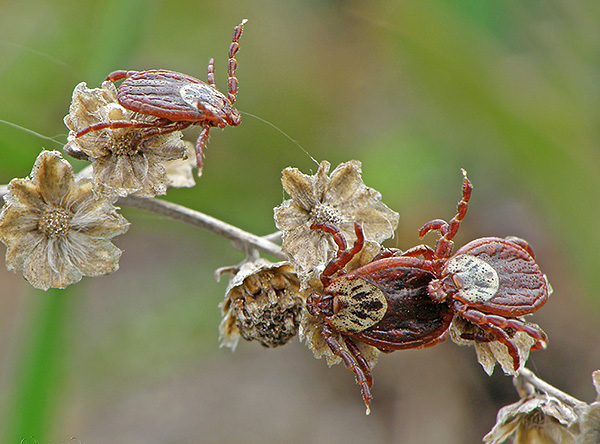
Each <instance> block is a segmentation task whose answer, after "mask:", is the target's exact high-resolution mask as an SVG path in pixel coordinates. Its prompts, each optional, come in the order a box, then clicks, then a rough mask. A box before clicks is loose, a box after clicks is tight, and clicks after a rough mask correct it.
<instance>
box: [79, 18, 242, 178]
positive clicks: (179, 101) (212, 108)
mask: <svg viewBox="0 0 600 444" xmlns="http://www.w3.org/2000/svg"><path fill="white" fill-rule="evenodd" d="M246 22H247V20H243V21H242V23H240V24H239V25H238V26H236V27H235V28H234V30H233V38H232V42H231V45H230V47H229V64H228V75H229V82H228V85H229V90H228V94H227V95H225V94H223V93H221V92H220V91H219V90H218V89H217V85H216V83H215V61H214V59H210V61H209V62H208V70H207V71H208V76H207V83H204V82H203V81H201V80H198V79H196V78H194V77H192V76H188V75H186V74H181V73H178V72H174V71H167V70H161V69H158V70H150V71H115V72H113V73H111V74H109V75H108V77H107V78H106V80H110V81H113V82H115V81H118V80H121V79H125V80H124V81H123V83H121V85H120V86H119V89H118V92H117V98H118V100H119V103H120V104H121V106H123V107H124V108H126V109H128V110H130V111H134V112H137V113H140V114H146V115H150V116H154V117H157V118H158V119H156V120H154V121H152V122H147V121H146V122H141V121H135V120H133V121H112V122H100V123H96V124H94V125H90V126H88V127H87V128H84V129H83V130H81V131H79V132H78V133H77V135H76V137H81V136H83V135H84V134H87V133H89V132H91V131H99V130H102V129H105V128H111V129H114V128H139V129H140V132H139V138H138V143H139V142H141V141H143V140H144V139H147V138H149V137H153V136H156V135H159V134H167V133H171V132H173V131H179V130H183V129H185V128H187V127H188V126H191V125H200V126H201V127H202V131H201V132H200V135H199V136H198V140H197V141H196V160H197V162H198V166H199V167H202V159H203V155H204V154H203V152H204V147H205V146H206V143H207V141H208V132H209V130H210V128H211V127H214V126H216V127H219V128H225V127H226V126H227V125H230V126H237V125H239V124H240V121H241V118H240V113H239V112H238V111H237V110H236V109H235V108H234V107H233V104H234V103H235V100H236V96H237V91H238V81H237V78H236V77H235V70H236V67H237V61H236V58H235V56H236V53H237V51H238V49H239V39H240V37H241V35H242V31H243V28H244V25H245V24H246Z"/></svg>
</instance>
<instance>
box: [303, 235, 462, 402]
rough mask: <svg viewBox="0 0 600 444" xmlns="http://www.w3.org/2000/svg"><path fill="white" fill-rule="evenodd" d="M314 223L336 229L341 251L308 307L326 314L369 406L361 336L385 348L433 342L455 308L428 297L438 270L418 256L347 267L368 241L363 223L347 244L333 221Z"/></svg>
mask: <svg viewBox="0 0 600 444" xmlns="http://www.w3.org/2000/svg"><path fill="white" fill-rule="evenodd" d="M311 228H313V229H322V230H324V231H326V232H328V233H331V234H333V235H334V239H335V240H336V243H337V245H338V247H339V254H338V257H337V258H336V259H334V260H332V261H331V262H330V263H329V264H328V266H327V268H326V269H325V271H324V272H323V274H322V276H321V282H322V283H323V288H324V289H323V293H322V294H313V295H311V296H309V297H308V298H307V301H306V304H307V310H308V311H309V312H310V313H311V314H312V315H314V316H322V317H323V318H324V323H323V325H322V334H323V336H324V338H325V340H326V342H327V345H328V346H329V347H330V349H331V350H332V352H333V353H334V354H335V355H337V356H339V357H340V358H341V359H342V360H343V361H344V363H345V365H346V366H347V367H348V368H349V369H350V370H352V371H353V372H354V374H355V376H356V381H357V383H358V384H359V385H360V387H361V391H362V396H363V399H364V401H365V405H366V406H367V411H369V404H370V401H371V398H372V396H371V391H370V388H371V386H372V384H373V377H372V374H371V369H370V366H369V364H368V363H367V362H366V360H365V359H364V358H363V357H362V355H361V353H360V350H359V348H358V346H357V342H362V343H365V344H368V345H371V346H374V347H376V348H378V349H379V350H381V351H383V352H392V351H394V350H401V349H410V348H423V347H430V346H432V345H435V344H437V343H438V342H441V341H443V340H444V339H445V338H446V335H447V332H448V327H449V326H450V323H451V322H452V317H453V311H452V310H451V307H450V305H449V304H448V303H445V302H435V301H433V300H432V299H431V298H430V297H429V294H428V285H429V284H430V283H431V281H432V280H433V279H435V275H434V274H433V273H432V272H431V271H430V270H427V269H424V268H421V267H419V266H418V262H419V261H418V260H416V259H415V258H411V257H388V258H384V259H378V260H374V261H373V262H370V263H368V264H366V265H363V266H362V267H360V268H357V269H355V270H353V271H351V272H348V273H343V271H342V270H343V268H344V266H345V265H346V264H347V263H348V262H349V261H350V260H351V259H352V257H353V256H354V255H355V254H356V253H357V252H359V251H360V250H361V249H362V247H363V244H364V236H363V232H362V229H361V227H360V226H359V225H358V224H356V225H355V231H356V235H357V240H356V242H355V244H354V246H353V247H352V248H351V249H347V248H346V241H345V239H344V238H343V236H342V234H341V233H340V232H339V230H337V228H335V227H334V226H332V225H329V224H315V225H313V226H312V227H311ZM336 275H337V276H336ZM335 333H338V334H339V335H340V336H341V338H342V340H343V341H344V344H345V345H346V348H343V347H342V345H341V344H340V343H339V342H338V340H337V339H336V335H335Z"/></svg>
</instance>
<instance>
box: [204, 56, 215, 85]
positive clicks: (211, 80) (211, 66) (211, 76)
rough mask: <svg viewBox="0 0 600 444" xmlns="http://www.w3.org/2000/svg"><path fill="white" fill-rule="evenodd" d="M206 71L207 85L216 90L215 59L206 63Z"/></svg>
mask: <svg viewBox="0 0 600 444" xmlns="http://www.w3.org/2000/svg"><path fill="white" fill-rule="evenodd" d="M206 71H207V73H208V74H207V76H206V80H207V83H208V84H209V85H210V86H212V87H213V88H214V89H217V84H216V82H215V59H210V60H209V61H208V68H207V69H206Z"/></svg>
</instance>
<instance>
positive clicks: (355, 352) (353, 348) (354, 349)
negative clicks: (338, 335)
mask: <svg viewBox="0 0 600 444" xmlns="http://www.w3.org/2000/svg"><path fill="white" fill-rule="evenodd" d="M342 337H343V338H344V343H345V344H346V347H347V348H348V350H349V351H350V353H351V354H352V356H354V357H355V358H356V362H357V363H358V366H359V367H360V368H361V370H362V371H363V372H364V374H365V377H366V379H367V384H369V387H373V375H372V374H371V367H370V366H369V363H368V362H367V360H366V359H365V357H364V356H363V355H362V353H361V352H360V349H359V348H358V346H357V345H356V342H354V341H353V340H352V339H351V338H350V337H348V336H342Z"/></svg>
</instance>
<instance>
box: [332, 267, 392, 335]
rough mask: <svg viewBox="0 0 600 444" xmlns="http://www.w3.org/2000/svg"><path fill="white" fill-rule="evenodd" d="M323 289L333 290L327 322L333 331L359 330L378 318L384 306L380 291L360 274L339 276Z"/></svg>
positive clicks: (382, 313) (383, 312)
mask: <svg viewBox="0 0 600 444" xmlns="http://www.w3.org/2000/svg"><path fill="white" fill-rule="evenodd" d="M327 291H328V292H330V293H332V294H335V299H334V303H333V311H334V314H333V315H332V316H329V317H328V318H327V322H328V323H329V324H330V325H331V326H333V327H334V328H335V329H336V330H337V331H341V332H344V333H351V332H353V333H358V332H361V331H363V330H365V329H367V328H369V327H371V326H373V325H375V324H377V323H378V322H379V321H381V319H382V318H383V316H384V315H385V312H386V310H387V301H386V298H385V294H384V293H383V291H381V290H380V289H379V288H377V287H376V286H375V285H373V284H370V283H368V282H367V281H365V280H364V279H361V278H356V277H354V278H346V277H344V276H341V277H339V278H337V279H336V280H334V281H333V282H332V283H331V284H329V286H328V287H327Z"/></svg>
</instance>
